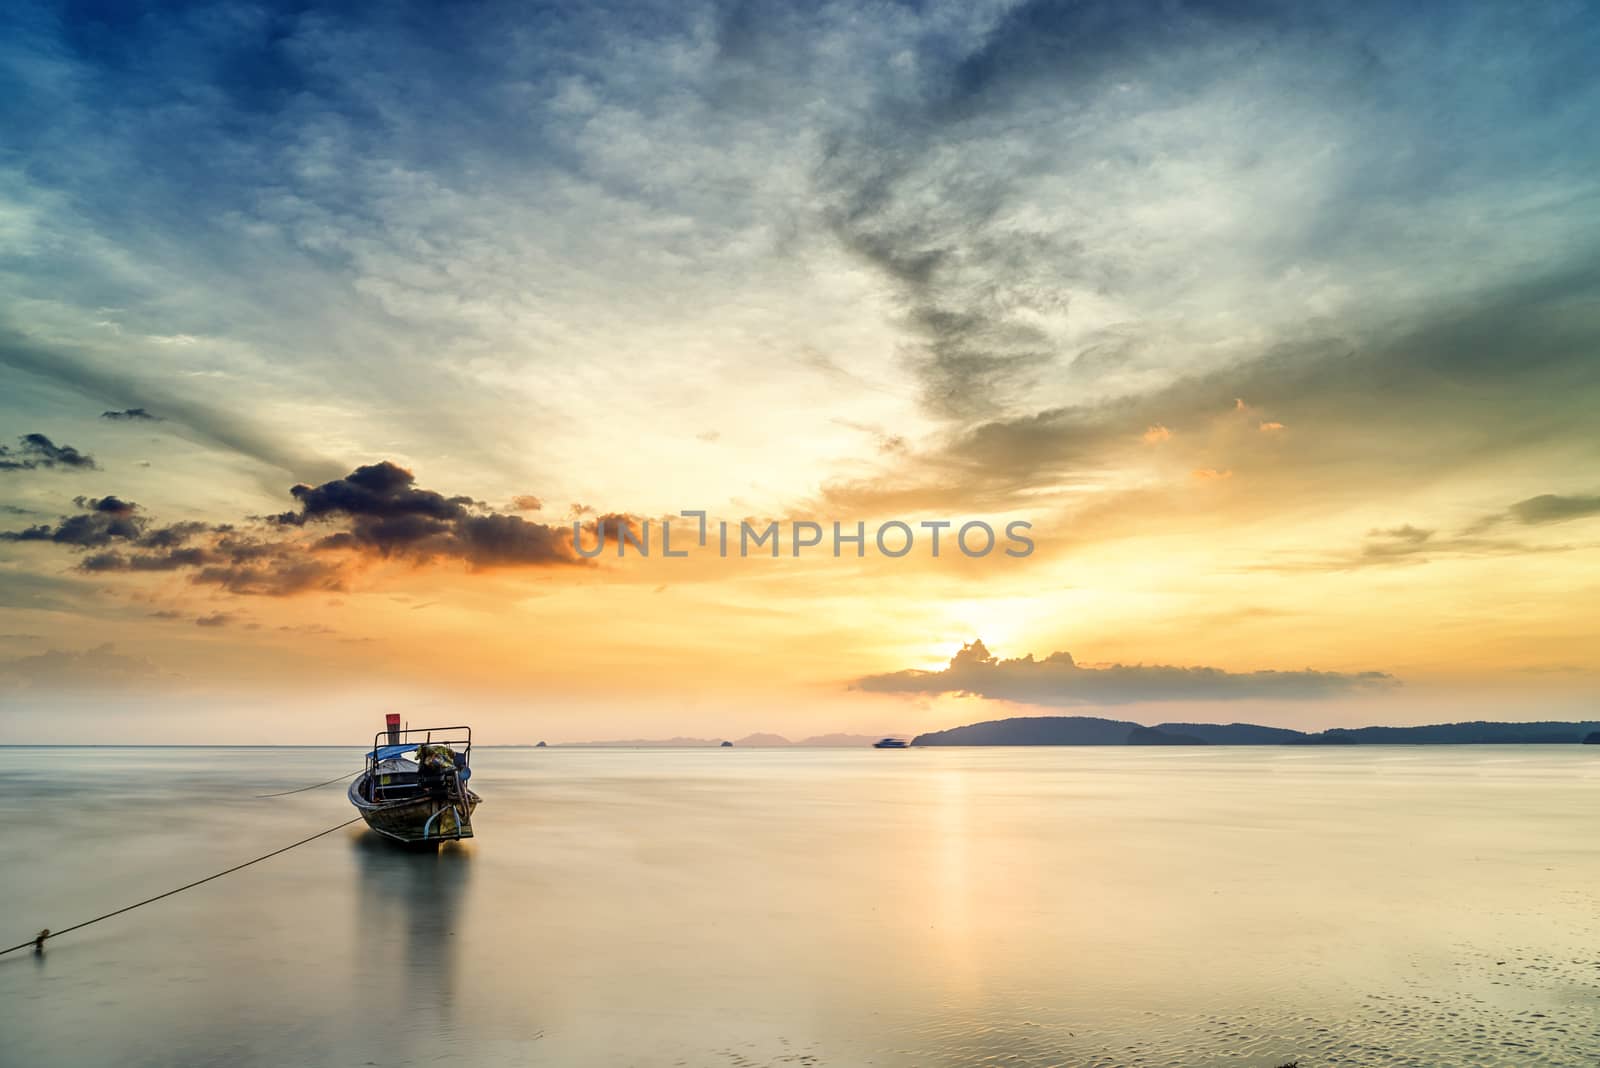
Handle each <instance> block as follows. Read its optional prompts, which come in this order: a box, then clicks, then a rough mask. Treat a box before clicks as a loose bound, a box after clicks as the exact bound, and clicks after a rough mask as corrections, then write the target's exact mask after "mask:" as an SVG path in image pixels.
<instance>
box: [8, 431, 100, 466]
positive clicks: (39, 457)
mask: <svg viewBox="0 0 1600 1068" xmlns="http://www.w3.org/2000/svg"><path fill="white" fill-rule="evenodd" d="M17 441H18V442H19V444H18V445H17V447H16V448H11V447H9V446H6V445H0V471H32V470H34V469H35V468H49V467H81V468H92V467H94V466H95V462H94V457H92V456H89V455H88V454H86V453H81V452H79V451H78V450H77V449H74V448H73V447H72V446H71V445H57V444H56V443H55V442H53V441H51V440H50V439H49V438H47V437H45V436H44V435H43V434H24V435H23V436H22V437H20V438H18V439H17Z"/></svg>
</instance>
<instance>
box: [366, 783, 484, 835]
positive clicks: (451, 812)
mask: <svg viewBox="0 0 1600 1068" xmlns="http://www.w3.org/2000/svg"><path fill="white" fill-rule="evenodd" d="M366 783H367V776H365V775H361V776H358V777H357V778H356V780H355V782H353V783H351V784H350V795H349V796H350V803H351V804H352V805H354V806H355V807H356V810H357V811H358V812H360V813H361V818H362V819H364V820H366V821H367V826H368V827H371V828H372V829H373V830H374V831H377V832H378V833H379V834H381V835H383V836H384V837H385V838H389V839H392V840H394V841H396V842H403V843H405V844H406V845H429V844H433V843H437V842H454V841H459V840H460V839H462V838H471V837H472V813H473V812H474V811H475V810H476V809H477V807H478V803H479V801H480V800H481V799H480V798H479V797H478V795H477V794H475V793H473V792H472V791H471V790H463V791H462V793H463V795H464V796H462V797H461V798H447V797H416V798H409V799H406V800H403V801H377V802H374V801H371V800H369V799H368V798H367V797H366V796H365V794H366Z"/></svg>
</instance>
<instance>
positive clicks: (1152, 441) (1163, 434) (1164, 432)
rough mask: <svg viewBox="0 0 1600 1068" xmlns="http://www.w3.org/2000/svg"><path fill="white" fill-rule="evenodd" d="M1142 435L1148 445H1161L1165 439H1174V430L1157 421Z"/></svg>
mask: <svg viewBox="0 0 1600 1068" xmlns="http://www.w3.org/2000/svg"><path fill="white" fill-rule="evenodd" d="M1142 437H1143V438H1144V442H1145V444H1146V445H1159V444H1160V443H1161V442H1163V441H1170V440H1171V439H1172V431H1170V430H1168V429H1167V428H1166V427H1164V426H1162V425H1161V424H1159V423H1157V424H1156V425H1155V426H1153V427H1151V428H1150V429H1148V430H1146V431H1145V432H1144V434H1143V435H1142Z"/></svg>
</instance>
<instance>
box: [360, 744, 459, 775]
mask: <svg viewBox="0 0 1600 1068" xmlns="http://www.w3.org/2000/svg"><path fill="white" fill-rule="evenodd" d="M427 744H429V743H427V742H412V743H411V744H410V745H380V746H378V748H376V749H374V750H373V751H372V752H370V753H368V754H367V757H368V758H369V759H371V760H378V761H383V760H388V759H390V758H392V757H397V756H404V755H405V754H407V753H409V752H411V751H412V750H414V749H416V747H417V746H419V745H427ZM461 778H462V779H463V780H466V779H470V778H472V769H471V768H462V769H461Z"/></svg>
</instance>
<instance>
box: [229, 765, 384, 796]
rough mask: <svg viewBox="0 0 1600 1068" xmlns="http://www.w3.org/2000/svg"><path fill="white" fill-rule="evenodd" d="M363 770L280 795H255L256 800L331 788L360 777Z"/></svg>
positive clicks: (286, 791)
mask: <svg viewBox="0 0 1600 1068" xmlns="http://www.w3.org/2000/svg"><path fill="white" fill-rule="evenodd" d="M364 770H366V769H364V768H357V769H356V770H355V771H347V772H345V773H344V774H343V775H340V776H339V777H338V778H336V779H329V780H328V781H327V782H314V783H312V784H311V785H310V786H300V787H296V788H295V789H293V790H284V791H282V792H280V793H276V794H256V800H258V801H259V800H260V799H262V798H263V797H288V796H289V795H290V794H303V793H305V792H306V791H307V790H315V789H316V788H317V787H319V786H332V785H333V784H334V783H336V782H344V781H345V780H346V779H348V778H349V777H350V776H352V775H360V774H361V773H362V771H364Z"/></svg>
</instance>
